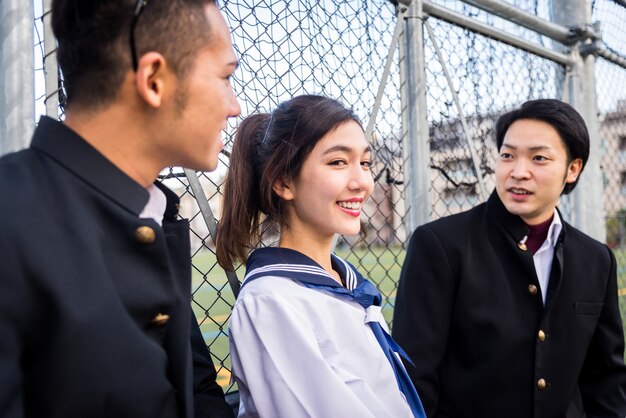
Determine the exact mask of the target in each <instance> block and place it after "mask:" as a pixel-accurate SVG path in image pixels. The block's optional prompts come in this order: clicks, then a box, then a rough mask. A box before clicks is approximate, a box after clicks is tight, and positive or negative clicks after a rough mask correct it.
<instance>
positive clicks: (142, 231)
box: [135, 225, 156, 244]
mask: <svg viewBox="0 0 626 418" xmlns="http://www.w3.org/2000/svg"><path fill="white" fill-rule="evenodd" d="M135 238H136V239H137V241H138V242H140V243H142V244H152V243H153V242H154V241H155V240H156V233H155V232H154V229H152V228H150V227H149V226H145V225H144V226H140V227H139V228H137V229H135Z"/></svg>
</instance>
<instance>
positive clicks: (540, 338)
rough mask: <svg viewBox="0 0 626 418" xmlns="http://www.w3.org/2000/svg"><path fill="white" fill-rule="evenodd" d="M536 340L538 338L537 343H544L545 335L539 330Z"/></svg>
mask: <svg viewBox="0 0 626 418" xmlns="http://www.w3.org/2000/svg"><path fill="white" fill-rule="evenodd" d="M537 338H539V341H545V340H546V333H545V332H544V331H543V330H541V329H540V330H539V332H538V333H537Z"/></svg>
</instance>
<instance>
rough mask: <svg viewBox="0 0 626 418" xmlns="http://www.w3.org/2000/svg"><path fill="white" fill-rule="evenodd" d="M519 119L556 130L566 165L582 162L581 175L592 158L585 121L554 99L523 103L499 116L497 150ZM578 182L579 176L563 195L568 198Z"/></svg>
mask: <svg viewBox="0 0 626 418" xmlns="http://www.w3.org/2000/svg"><path fill="white" fill-rule="evenodd" d="M520 119H534V120H540V121H542V122H545V123H547V124H549V125H551V126H552V127H553V128H554V129H556V131H557V132H558V133H559V136H560V137H561V140H562V141H563V145H565V150H566V151H567V162H568V163H570V162H572V161H574V160H575V159H577V158H580V159H581V160H582V162H583V165H582V168H581V169H580V172H581V173H582V170H583V168H585V164H586V163H587V159H588V158H589V132H588V131H587V125H585V121H584V119H583V118H582V116H580V114H579V113H578V112H577V111H576V109H574V108H573V107H572V106H570V105H568V104H567V103H565V102H562V101H560V100H555V99H538V100H530V101H528V102H525V103H523V104H522V105H521V106H520V107H519V109H515V110H512V111H510V112H508V113H505V114H504V115H502V116H500V118H499V119H498V121H497V122H496V146H497V147H498V150H500V148H501V147H502V142H503V141H504V136H505V135H506V131H508V130H509V128H510V127H511V125H512V124H513V122H515V121H518V120H520ZM579 178H580V175H579V176H578V178H576V181H574V182H572V183H567V184H566V185H565V188H564V189H563V193H562V194H568V193H569V192H571V191H572V190H574V187H576V184H577V183H578V179H579Z"/></svg>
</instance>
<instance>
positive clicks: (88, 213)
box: [0, 117, 228, 418]
mask: <svg viewBox="0 0 626 418" xmlns="http://www.w3.org/2000/svg"><path fill="white" fill-rule="evenodd" d="M160 188H161V189H162V191H163V192H164V193H165V194H166V196H167V200H168V203H167V208H166V211H165V215H164V219H163V227H160V226H159V225H158V224H157V223H156V222H155V221H154V220H153V219H140V218H139V213H140V212H141V211H142V209H143V208H144V206H145V205H146V203H147V201H148V192H147V191H146V190H145V189H144V188H143V187H141V186H140V185H139V184H137V183H136V182H134V181H133V180H132V179H130V178H129V177H128V176H126V175H125V174H124V173H123V172H122V171H120V170H119V169H118V168H117V167H115V166H114V165H113V164H112V163H111V162H109V161H108V160H107V159H105V158H104V157H103V156H102V155H101V154H99V153H98V152H97V151H96V150H95V149H94V148H92V147H91V146H90V145H89V144H88V143H87V142H85V141H84V140H83V139H82V138H80V137H79V136H78V135H76V134H75V133H74V132H72V131H71V130H70V129H68V128H67V127H65V126H64V125H63V124H61V123H59V122H56V121H54V120H52V119H49V118H45V117H44V118H42V120H41V121H40V123H39V126H38V128H37V130H36V132H35V134H34V137H33V142H32V145H31V147H30V148H29V149H27V150H24V151H21V152H18V153H14V154H11V155H8V156H5V157H3V158H2V159H0V196H2V204H1V205H0V222H1V225H2V233H1V234H0V254H2V263H1V265H0V336H1V337H0V416H2V417H49V418H53V417H59V418H61V417H63V418H68V417H77V418H78V417H134V418H138V417H146V418H154V417H191V416H193V411H194V407H193V385H194V380H193V376H192V362H194V361H195V362H196V363H197V364H198V365H200V364H202V363H204V365H205V366H206V356H208V352H207V351H206V346H204V344H202V343H200V342H199V341H197V338H196V339H195V340H194V341H195V343H194V348H197V349H198V351H197V352H194V356H193V357H192V352H191V345H190V328H191V327H192V326H194V327H197V325H196V324H193V322H192V321H190V319H191V318H192V314H191V313H190V306H189V298H190V285H191V283H190V278H191V272H190V258H189V255H190V249H189V232H188V227H189V225H188V222H187V220H180V219H176V216H177V207H178V198H177V197H176V195H175V194H174V193H173V192H171V191H170V190H168V189H167V188H165V187H163V186H160ZM198 333H199V331H198V330H197V329H195V328H194V335H196V336H197V335H198ZM203 350H204V351H203ZM208 363H209V364H210V359H209V360H208ZM211 367H212V365H211ZM202 373H204V375H203V376H204V378H211V377H214V373H215V371H214V370H212V371H211V370H210V369H203V370H200V369H199V370H198V376H200V375H202ZM204 378H203V379H204ZM197 383H198V384H200V383H202V384H204V385H205V387H206V386H210V385H207V382H206V381H203V382H199V381H198V382H197ZM215 390H216V388H215V387H211V388H210V389H207V391H206V392H205V395H207V396H212V394H215V393H216V392H215ZM212 391H213V392H212ZM217 391H218V392H219V388H217ZM218 397H219V394H218ZM200 398H201V396H200V397H199V398H198V399H200ZM222 402H223V401H222ZM223 406H224V407H225V404H224V405H223ZM224 414H225V415H224V416H228V415H227V414H228V412H224Z"/></svg>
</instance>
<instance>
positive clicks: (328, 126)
mask: <svg viewBox="0 0 626 418" xmlns="http://www.w3.org/2000/svg"><path fill="white" fill-rule="evenodd" d="M371 158H372V156H371V150H370V147H369V145H368V143H367V141H366V139H365V134H364V132H363V128H362V126H361V123H360V122H359V120H358V118H357V117H356V116H355V115H354V113H353V112H352V111H351V110H349V109H347V108H345V107H344V106H343V105H342V104H341V103H339V102H338V101H336V100H333V99H329V98H326V97H322V96H299V97H295V98H293V99H291V100H289V101H287V102H284V103H282V104H281V105H280V106H278V108H277V109H276V110H274V111H273V112H272V113H271V114H257V115H252V116H250V117H248V118H246V119H245V120H244V121H243V122H242V123H241V125H240V127H239V129H238V132H237V136H236V138H235V142H234V147H233V150H232V155H231V159H230V168H229V173H228V177H227V179H226V183H225V186H224V207H223V213H224V214H223V217H222V220H221V227H220V231H219V233H218V236H217V257H218V261H219V263H220V265H222V267H224V268H226V269H231V270H232V269H233V267H234V265H235V264H236V263H237V262H246V263H247V264H246V276H245V278H244V282H243V285H242V289H241V293H240V294H239V296H238V298H237V301H236V303H235V306H234V308H233V313H232V317H231V320H230V326H229V341H230V350H231V358H232V367H233V377H234V380H235V381H236V382H237V384H238V386H239V391H240V395H241V402H240V409H239V416H240V417H251V416H260V417H290V418H296V417H323V418H327V417H377V418H382V417H412V416H419V417H421V416H424V415H423V409H422V406H421V403H420V400H419V397H418V396H417V393H416V392H415V389H414V387H413V385H412V383H411V381H410V380H409V379H408V376H407V374H406V371H405V369H404V367H403V366H402V364H401V362H400V361H399V358H398V354H397V353H400V354H403V351H402V350H401V349H400V348H399V347H398V346H397V345H396V344H395V343H394V342H393V340H391V337H390V336H389V334H387V332H386V330H387V326H386V323H385V321H384V318H383V316H382V314H381V312H380V302H381V297H380V293H379V292H378V290H376V288H375V287H374V286H373V285H372V284H371V283H370V282H369V281H367V280H366V279H364V278H363V277H362V276H361V275H360V274H359V273H358V272H357V271H356V270H355V269H354V267H353V266H352V265H350V264H349V263H347V262H346V261H344V260H342V259H340V258H339V257H337V256H335V255H334V254H332V252H331V248H332V241H333V237H334V235H335V234H342V235H356V234H358V233H359V231H360V229H361V223H360V215H361V210H362V208H363V204H364V202H365V201H366V200H367V198H368V197H369V196H370V194H371V193H372V189H373V188H374V181H373V179H372V175H371V172H370V165H371ZM276 228H277V229H278V231H280V232H279V239H278V245H277V246H276V247H266V248H260V249H256V250H254V251H252V252H251V253H249V252H250V250H251V249H253V248H256V247H258V246H259V244H260V242H261V239H262V238H263V237H264V232H267V231H272V230H275V229H276Z"/></svg>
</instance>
